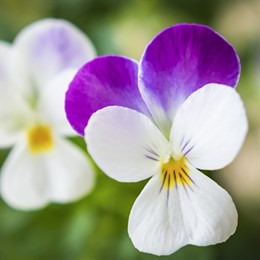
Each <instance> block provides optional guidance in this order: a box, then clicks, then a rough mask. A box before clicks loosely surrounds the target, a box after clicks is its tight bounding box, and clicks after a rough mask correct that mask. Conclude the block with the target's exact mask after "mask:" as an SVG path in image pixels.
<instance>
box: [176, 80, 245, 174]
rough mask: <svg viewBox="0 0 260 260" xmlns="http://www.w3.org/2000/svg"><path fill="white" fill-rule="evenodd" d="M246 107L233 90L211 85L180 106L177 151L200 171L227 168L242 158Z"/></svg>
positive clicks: (177, 117) (177, 121) (177, 126)
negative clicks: (239, 154)
mask: <svg viewBox="0 0 260 260" xmlns="http://www.w3.org/2000/svg"><path fill="white" fill-rule="evenodd" d="M247 128H248V125H247V118H246V112H245V109H244V106H243V103H242V101H241V99H240V97H239V95H238V94H237V92H236V91H235V90H234V89H232V88H231V87H228V86H224V85H220V84H208V85H206V86H204V87H203V88H201V89H199V90H197V91H196V92H194V93H193V94H191V95H190V96H189V98H188V99H187V100H186V101H185V102H184V103H183V104H182V105H181V106H180V108H179V110H178V111H177V114H176V116H175V118H174V121H173V127H172V130H171V141H172V143H173V146H174V150H175V151H176V150H177V152H181V153H182V154H184V155H185V156H186V157H187V159H188V160H189V161H190V162H191V163H192V164H193V165H194V166H195V167H196V168H200V169H207V170H213V169H218V168H222V167H224V166H226V165H227V164H229V163H230V162H231V161H232V160H233V159H234V158H235V156H236V155H237V154H238V152H239V150H240V148H241V146H242V144H243V142H244V139H245V136H246V133H247Z"/></svg>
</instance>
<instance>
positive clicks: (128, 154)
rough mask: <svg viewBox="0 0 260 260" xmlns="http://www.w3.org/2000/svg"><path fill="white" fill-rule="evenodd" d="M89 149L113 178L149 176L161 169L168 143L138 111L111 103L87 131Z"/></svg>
mask: <svg viewBox="0 0 260 260" xmlns="http://www.w3.org/2000/svg"><path fill="white" fill-rule="evenodd" d="M85 140H86V142H87V145H88V150H89V153H90V154H91V156H92V157H93V159H94V160H95V162H96V163H97V164H98V166H99V167H100V168H101V169H102V170H103V171H104V172H105V173H106V174H107V175H108V176H110V177H111V178H113V179H116V180H118V181H124V182H135V181H140V180H143V179H146V178H148V177H150V176H152V175H153V174H155V173H158V171H159V170H160V156H161V155H162V154H164V153H165V149H168V148H169V147H168V142H167V141H166V139H165V138H164V136H163V135H162V133H161V132H160V131H159V130H158V128H157V127H156V126H155V125H154V124H153V123H152V121H151V120H150V119H149V118H148V117H146V116H145V115H144V114H141V113H139V112H137V111H135V110H132V109H129V108H126V107H119V106H111V107H106V108H103V109H101V110H98V111H97V112H96V113H94V114H93V115H92V116H91V118H90V120H89V123H88V126H87V128H86V130H85Z"/></svg>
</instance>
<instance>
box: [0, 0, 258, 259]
mask: <svg viewBox="0 0 260 260" xmlns="http://www.w3.org/2000/svg"><path fill="white" fill-rule="evenodd" d="M245 2H247V3H248V4H249V5H250V4H252V5H253V6H254V5H255V6H256V7H257V6H258V10H259V2H258V4H257V1H245ZM241 3H242V1H241V2H240V1H226V0H219V1H208V0H197V1H196V0H183V1H181V0H74V1H72V0H1V1H0V38H1V39H2V40H5V41H9V42H12V40H13V39H14V37H15V36H16V34H17V33H18V32H19V31H20V30H21V29H22V28H23V27H24V26H26V25H27V24H29V23H31V22H33V21H35V20H38V19H42V18H45V17H57V18H63V19H67V20H69V21H70V22H72V23H74V24H75V25H76V26H78V27H79V28H80V29H81V30H82V31H84V32H85V33H86V34H87V35H88V36H89V37H90V39H91V40H92V41H93V43H94V45H95V46H96V48H97V51H98V54H108V53H117V54H123V55H128V56H132V57H133V58H136V59H139V58H140V55H141V53H142V50H143V48H144V47H145V45H146V44H147V43H148V42H149V41H150V40H151V39H152V37H153V36H154V35H155V34H156V33H158V32H159V31H160V30H161V29H163V28H164V27H166V26H169V25H172V24H175V23H179V22H194V23H204V24H208V25H210V26H213V27H214V28H215V29H217V30H219V31H220V33H223V34H224V35H225V37H226V38H228V39H229V40H230V41H231V42H233V41H234V44H235V43H236V45H235V47H236V48H237V49H238V51H239V56H240V58H241V61H242V75H241V81H240V86H239V89H238V90H239V92H240V93H241V95H242V98H243V99H244V100H245V102H246V106H247V108H248V110H249V112H248V113H249V123H250V126H252V128H251V131H252V132H250V133H249V135H251V133H253V132H257V131H258V130H259V121H256V118H257V117H256V116H255V114H257V115H259V87H260V86H259V78H258V84H257V72H256V71H257V70H256V58H255V53H257V52H258V53H259V48H258V47H257V46H258V44H259V41H258V40H257V33H255V31H254V30H252V28H251V27H252V25H250V24H249V25H248V27H249V28H248V29H247V30H249V31H250V30H251V31H252V33H251V34H255V35H253V36H251V34H250V35H249V34H245V35H247V37H243V35H244V34H243V31H242V32H241V34H240V29H241V26H240V25H239V24H237V23H239V20H240V18H241V19H242V18H243V17H242V16H243V14H241V15H242V16H241V17H240V16H239V15H238V16H237V17H236V19H237V20H236V19H233V20H232V17H231V18H230V20H229V19H228V18H226V16H224V15H228V14H227V13H228V10H231V11H230V12H232V11H233V10H234V9H233V8H236V6H239V5H240V4H241ZM255 3H256V4H255ZM250 10H251V9H250ZM238 14H239V12H238ZM254 15H256V16H258V18H259V13H256V14H255V13H254V12H252V16H254ZM249 18H250V17H249ZM251 18H252V17H251ZM251 18H250V19H251ZM243 19H244V22H242V25H243V24H248V23H249V22H248V21H247V20H246V19H247V18H246V17H244V18H243ZM223 21H224V22H223ZM225 21H226V23H225ZM240 23H241V22H240ZM252 24H253V25H254V21H253V22H252ZM250 26H251V27H250ZM255 27H256V30H257V31H258V38H259V22H258V25H257V24H256V25H255ZM236 31H238V36H236V34H235V33H233V32H236ZM229 32H230V34H229ZM248 35H249V36H248ZM236 37H237V38H236ZM257 48H258V49H257ZM252 135H253V134H252ZM258 138H259V135H258ZM71 141H72V142H76V143H77V144H78V145H79V146H81V147H82V149H84V150H85V144H84V141H83V140H82V139H81V138H74V139H72V140H71ZM258 149H259V139H258ZM8 152H9V150H1V152H0V156H1V158H0V162H1V165H2V163H3V161H4V159H5V158H6V156H7V154H8ZM258 152H259V150H258ZM86 154H87V152H86ZM257 156H258V159H257V160H258V163H259V153H258V155H257ZM253 170H255V168H253ZM258 170H259V166H258ZM258 173H259V172H258ZM245 174H247V173H245ZM96 175H97V181H96V187H95V189H94V191H93V192H92V193H91V194H90V195H89V196H87V197H85V198H83V199H82V200H80V201H78V202H75V203H71V204H66V205H57V204H51V205H49V206H48V207H46V208H44V209H42V210H39V211H34V212H22V211H16V210H14V209H12V208H10V207H8V206H7V205H6V204H5V203H4V202H3V201H2V200H1V201H0V210H1V211H0V257H1V259H3V260H35V259H37V260H41V259H44V260H45V259H62V260H67V259H68V260H71V259H73V260H99V259H102V260H110V259H111V260H117V259H118V260H121V259H122V260H139V259H140V260H146V259H147V260H148V259H149V260H150V259H152V260H153V259H158V258H159V257H156V256H152V255H149V254H143V253H140V252H139V251H137V250H136V249H135V248H134V247H133V245H132V244H131V241H130V239H129V237H128V234H127V221H128V216H129V213H130V210H131V207H132V205H133V203H134V201H135V199H136V198H137V196H138V194H139V193H140V191H141V190H142V188H143V187H144V185H145V183H146V181H143V182H140V183H130V184H126V183H118V182H116V181H114V180H112V179H110V178H108V177H107V176H106V175H105V174H103V173H102V172H101V171H100V170H98V169H97V171H96ZM211 176H212V177H213V178H214V179H217V181H218V183H220V184H221V185H222V186H223V187H224V188H226V189H227V190H229V188H230V184H227V183H225V181H223V180H222V179H221V177H220V175H219V174H217V173H213V174H211ZM255 181H258V185H257V187H258V189H257V191H256V195H255V196H256V197H257V198H256V200H248V201H247V203H244V204H243V203H241V201H240V200H239V197H236V196H235V197H234V200H235V203H236V205H237V206H238V211H239V227H238V230H237V232H236V234H235V235H234V236H232V237H231V238H230V239H229V240H228V241H227V242H226V243H224V244H220V245H216V246H210V247H206V248H198V247H194V246H186V247H185V248H183V249H181V250H180V251H178V252H177V253H176V254H174V255H172V256H168V257H162V259H174V260H190V259H191V260H193V259H194V260H196V259H198V260H222V259H223V260H233V259H234V260H235V259H236V260H240V259H241V260H244V259H248V260H251V259H252V260H253V259H259V258H258V257H259V249H258V248H259V242H260V238H259V226H260V225H259V175H258V179H257V176H256V180H255ZM242 189H243V183H241V190H242ZM231 195H232V196H233V194H232V193H231Z"/></svg>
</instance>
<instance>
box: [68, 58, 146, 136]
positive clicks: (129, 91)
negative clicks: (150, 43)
mask: <svg viewBox="0 0 260 260" xmlns="http://www.w3.org/2000/svg"><path fill="white" fill-rule="evenodd" d="M137 73H138V64H137V63H136V62H135V61H133V60H131V59H128V58H125V57H120V56H103V57H98V58H96V59H94V60H92V61H90V62H88V63H87V64H85V65H84V66H83V67H82V68H81V69H80V70H79V72H78V73H77V74H76V76H75V78H74V79H73V81H72V82H71V84H70V86H69V90H68V91H67V94H66V101H65V109H66V113H67V118H68V120H69V122H70V124H71V125H72V127H73V128H74V129H75V130H76V131H77V132H78V133H79V134H81V135H84V129H85V127H86V125H87V123H88V120H89V118H90V116H91V115H92V114H93V113H94V112H96V111H97V110H99V109H101V108H104V107H106V106H113V105H118V106H124V107H128V108H132V109H135V110H137V111H139V112H142V113H144V114H147V115H149V112H148V109H147V107H146V105H145V103H144V101H143V99H142V97H141V94H140V92H139V89H138V86H137Z"/></svg>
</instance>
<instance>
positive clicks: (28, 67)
mask: <svg viewBox="0 0 260 260" xmlns="http://www.w3.org/2000/svg"><path fill="white" fill-rule="evenodd" d="M14 48H15V52H16V54H17V55H18V56H19V57H20V58H21V59H22V61H23V62H21V63H20V68H19V70H24V71H23V73H27V76H28V77H29V80H30V81H31V82H32V83H34V84H35V85H37V86H43V85H44V84H46V82H47V81H48V80H50V79H51V78H52V77H53V76H55V75H56V74H57V73H59V72H61V71H63V70H64V69H69V68H79V67H80V66H82V65H83V64H84V63H86V62H87V61H88V60H90V59H92V58H93V57H94V56H95V51H94V48H93V46H92V44H91V42H90V40H89V39H88V38H87V36H86V35H84V34H83V33H82V32H81V31H80V30H78V29H77V28H76V27H75V26H74V25H72V24H71V23H69V22H67V21H65V20H59V19H44V20H40V21H37V22H34V23H32V24H31V25H29V26H27V27H25V28H24V29H23V30H22V31H21V32H20V33H19V34H18V36H17V38H16V40H15V42H14ZM20 58H19V60H20Z"/></svg>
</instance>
